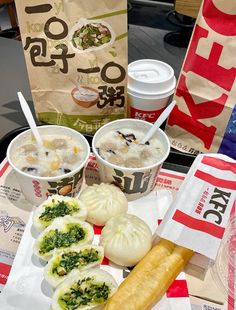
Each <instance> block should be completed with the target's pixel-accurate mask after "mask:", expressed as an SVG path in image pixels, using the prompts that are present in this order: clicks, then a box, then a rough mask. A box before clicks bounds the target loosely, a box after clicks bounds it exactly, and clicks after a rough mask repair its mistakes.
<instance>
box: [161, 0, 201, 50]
mask: <svg viewBox="0 0 236 310" xmlns="http://www.w3.org/2000/svg"><path fill="white" fill-rule="evenodd" d="M201 2H202V0H175V3H174V11H171V12H169V13H168V15H167V19H168V21H169V22H170V23H172V24H174V25H175V26H178V27H180V30H179V31H175V32H170V33H167V34H166V35H165V37H164V41H165V42H166V43H168V44H171V45H174V46H177V47H187V46H188V44H189V40H190V38H191V34H192V30H193V27H194V24H195V21H196V18H197V15H198V12H199V9H200V6H201Z"/></svg>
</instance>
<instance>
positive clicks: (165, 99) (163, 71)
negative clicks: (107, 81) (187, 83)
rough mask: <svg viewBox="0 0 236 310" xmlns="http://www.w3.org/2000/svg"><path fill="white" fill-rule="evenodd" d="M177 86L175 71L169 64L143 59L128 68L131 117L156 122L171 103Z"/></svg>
mask: <svg viewBox="0 0 236 310" xmlns="http://www.w3.org/2000/svg"><path fill="white" fill-rule="evenodd" d="M175 86H176V78H175V76H174V70H173V68H172V67H171V66H169V65H168V64H167V63H165V62H162V61H158V60H154V59H141V60H137V61H134V62H132V63H130V64H129V66H128V102H129V109H130V111H129V113H130V117H132V118H136V119H142V120H146V121H148V122H151V123H153V122H155V121H156V120H157V118H158V117H159V116H160V114H161V113H162V112H163V111H164V109H165V108H166V106H167V105H168V104H169V103H170V102H171V100H172V97H173V94H174V90H175Z"/></svg>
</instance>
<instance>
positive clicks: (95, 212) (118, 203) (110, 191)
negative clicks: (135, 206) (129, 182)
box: [79, 183, 128, 226]
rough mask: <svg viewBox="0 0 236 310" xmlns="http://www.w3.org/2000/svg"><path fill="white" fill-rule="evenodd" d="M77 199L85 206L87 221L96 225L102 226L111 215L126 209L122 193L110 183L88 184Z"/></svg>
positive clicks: (125, 201) (125, 200)
mask: <svg viewBox="0 0 236 310" xmlns="http://www.w3.org/2000/svg"><path fill="white" fill-rule="evenodd" d="M79 199H80V200H81V201H82V202H83V203H84V205H85V206H86V208H87V211H88V215H87V221H88V222H90V223H93V224H95V225H98V226H104V225H105V223H106V222H107V221H108V220H109V219H110V218H111V217H112V216H115V215H118V214H122V213H126V212H127V210H128V201H127V199H126V197H125V195H124V193H123V192H122V191H121V190H120V189H119V188H118V187H116V186H115V185H112V184H106V183H101V184H99V185H98V184H94V185H92V186H88V187H87V188H85V189H84V190H83V191H82V192H81V194H80V196H79Z"/></svg>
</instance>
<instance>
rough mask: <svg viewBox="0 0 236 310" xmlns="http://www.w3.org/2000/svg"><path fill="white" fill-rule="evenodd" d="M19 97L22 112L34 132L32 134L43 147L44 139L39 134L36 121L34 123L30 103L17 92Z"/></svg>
mask: <svg viewBox="0 0 236 310" xmlns="http://www.w3.org/2000/svg"><path fill="white" fill-rule="evenodd" d="M17 95H18V98H19V101H20V105H21V108H22V111H23V113H24V115H25V118H26V120H27V122H28V124H29V126H30V129H31V130H32V133H33V135H34V137H35V140H36V142H37V144H38V146H42V145H43V142H42V139H41V137H40V134H39V132H38V129H37V126H36V124H35V121H34V118H33V115H32V113H31V111H30V108H29V106H28V103H27V101H26V100H25V98H24V96H23V95H22V93H21V92H17Z"/></svg>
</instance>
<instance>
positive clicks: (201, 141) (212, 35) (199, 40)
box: [166, 0, 236, 159]
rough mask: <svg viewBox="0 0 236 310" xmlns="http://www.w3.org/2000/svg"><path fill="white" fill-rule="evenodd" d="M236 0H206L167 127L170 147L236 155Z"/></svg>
mask: <svg viewBox="0 0 236 310" xmlns="http://www.w3.org/2000/svg"><path fill="white" fill-rule="evenodd" d="M235 16H236V2H235V1H233V2H232V1H230V0H218V1H213V0H203V2H202V6H201V9H200V11H199V15H198V18H197V20H196V24H195V28H194V30H193V34H192V38H191V41H190V44H189V47H188V50H187V53H186V57H185V60H184V63H183V67H182V70H181V73H180V77H179V81H178V85H177V90H176V93H175V99H176V101H177V106H176V107H175V109H174V110H173V112H172V113H171V115H170V117H169V120H168V124H167V127H166V133H167V135H168V136H169V138H170V140H171V145H172V147H174V148H176V149H178V150H180V151H182V152H188V153H192V154H198V153H208V152H219V153H223V154H226V155H228V156H230V157H232V158H234V159H235V158H236V106H235V103H236V83H235V76H236V68H235V61H234V59H235V46H236V18H235Z"/></svg>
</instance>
